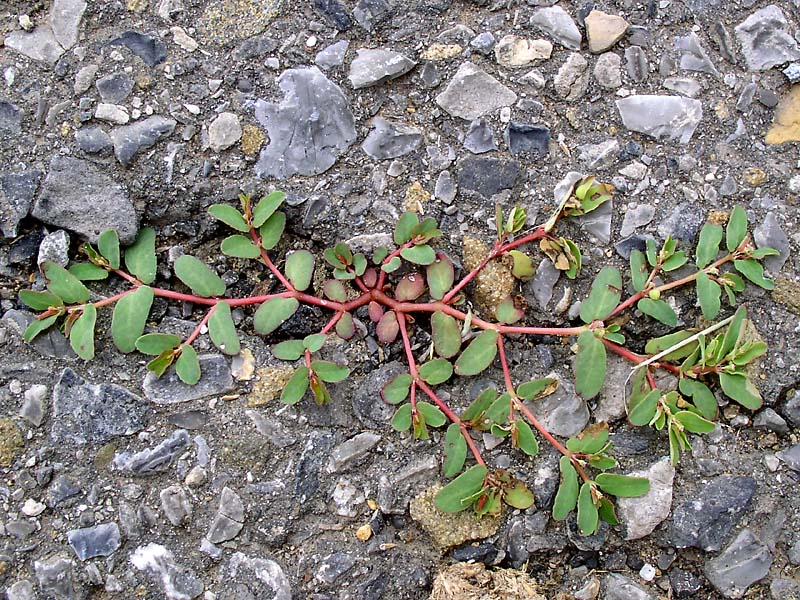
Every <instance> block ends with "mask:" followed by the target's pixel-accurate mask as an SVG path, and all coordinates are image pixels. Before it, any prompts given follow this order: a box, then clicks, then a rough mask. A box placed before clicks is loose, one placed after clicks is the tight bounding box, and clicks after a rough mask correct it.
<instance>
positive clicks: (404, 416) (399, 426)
mask: <svg viewBox="0 0 800 600" xmlns="http://www.w3.org/2000/svg"><path fill="white" fill-rule="evenodd" d="M391 425H392V429H394V430H395V431H408V430H409V429H411V405H410V404H403V405H402V406H401V407H400V408H398V409H397V411H396V412H395V413H394V416H393V417H392V422H391Z"/></svg>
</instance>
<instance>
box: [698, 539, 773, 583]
mask: <svg viewBox="0 0 800 600" xmlns="http://www.w3.org/2000/svg"><path fill="white" fill-rule="evenodd" d="M771 565H772V554H771V553H770V551H769V548H767V547H766V546H765V545H764V544H762V543H761V542H760V541H759V540H758V539H757V538H756V536H755V535H753V532H752V531H750V530H749V529H744V530H742V531H741V532H740V533H739V535H737V536H736V539H735V540H733V541H732V542H731V543H730V545H729V546H728V547H727V548H725V550H724V551H723V552H722V554H720V555H719V556H718V557H716V558H712V559H711V560H709V561H707V562H706V565H705V568H704V569H703V570H704V573H705V575H706V577H707V578H708V580H709V581H710V582H711V584H712V585H713V586H714V587H715V588H716V589H717V590H718V591H719V592H720V593H721V594H722V595H724V596H725V597H726V598H741V597H742V596H744V594H745V592H746V591H747V588H748V587H750V586H751V585H752V584H754V583H755V582H756V581H760V580H761V579H763V578H764V577H766V576H767V573H768V572H769V568H770V566H771Z"/></svg>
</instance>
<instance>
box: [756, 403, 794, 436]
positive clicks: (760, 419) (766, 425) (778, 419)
mask: <svg viewBox="0 0 800 600" xmlns="http://www.w3.org/2000/svg"><path fill="white" fill-rule="evenodd" d="M753 427H755V428H757V429H766V430H767V431H774V432H775V433H780V434H784V433H789V425H787V424H786V421H785V420H784V419H783V417H782V416H780V415H779V414H778V413H776V412H775V411H774V410H772V409H771V408H765V409H764V410H762V411H761V412H759V413H758V414H757V415H756V416H755V417H754V418H753Z"/></svg>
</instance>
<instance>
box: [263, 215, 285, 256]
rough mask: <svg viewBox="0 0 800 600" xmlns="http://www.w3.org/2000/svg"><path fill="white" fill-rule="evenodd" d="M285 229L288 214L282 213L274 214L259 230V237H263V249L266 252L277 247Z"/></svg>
mask: <svg viewBox="0 0 800 600" xmlns="http://www.w3.org/2000/svg"><path fill="white" fill-rule="evenodd" d="M285 227H286V214H285V213H283V212H281V211H278V212H276V213H274V214H273V215H272V216H271V217H270V218H269V219H267V220H266V221H265V222H264V224H263V225H261V227H260V228H259V229H258V235H259V236H260V237H261V247H262V248H264V250H272V249H273V248H274V247H275V246H277V245H278V242H279V241H280V239H281V236H282V235H283V230H284V228H285Z"/></svg>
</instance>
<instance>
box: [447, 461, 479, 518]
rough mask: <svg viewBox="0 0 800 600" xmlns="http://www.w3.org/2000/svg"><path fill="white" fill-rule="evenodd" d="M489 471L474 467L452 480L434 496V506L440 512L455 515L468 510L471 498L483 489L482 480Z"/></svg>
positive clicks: (477, 466)
mask: <svg viewBox="0 0 800 600" xmlns="http://www.w3.org/2000/svg"><path fill="white" fill-rule="evenodd" d="M488 472H489V470H488V469H487V468H486V467H485V466H483V465H474V466H473V467H470V468H469V469H467V470H466V471H464V472H463V473H462V474H461V475H459V476H458V477H456V478H455V479H453V481H451V482H450V483H448V484H447V485H446V486H444V487H443V488H442V489H441V490H439V493H438V494H436V499H435V500H434V504H435V505H436V508H438V509H439V510H441V511H444V512H449V513H455V512H459V511H462V510H464V509H466V508H468V507H469V506H470V505H471V504H472V502H471V500H472V498H473V497H474V496H475V495H476V494H477V493H478V492H480V491H481V490H482V489H483V480H484V479H486V475H487V474H488Z"/></svg>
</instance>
